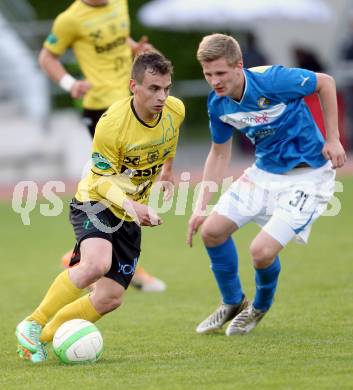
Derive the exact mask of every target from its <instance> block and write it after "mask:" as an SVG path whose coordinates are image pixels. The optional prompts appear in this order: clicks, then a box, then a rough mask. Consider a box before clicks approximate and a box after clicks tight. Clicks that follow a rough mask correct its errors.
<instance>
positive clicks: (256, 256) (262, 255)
mask: <svg viewBox="0 0 353 390" xmlns="http://www.w3.org/2000/svg"><path fill="white" fill-rule="evenodd" d="M250 254H251V257H252V259H253V264H254V266H255V267H256V268H263V267H266V266H267V265H269V264H270V263H271V262H272V260H273V258H274V257H275V256H276V253H273V250H272V248H271V247H270V246H267V245H259V244H258V243H257V242H256V241H253V242H252V243H251V245H250Z"/></svg>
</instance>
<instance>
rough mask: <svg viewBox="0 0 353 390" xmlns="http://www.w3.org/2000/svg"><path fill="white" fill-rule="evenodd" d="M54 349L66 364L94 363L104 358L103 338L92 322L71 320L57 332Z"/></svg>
mask: <svg viewBox="0 0 353 390" xmlns="http://www.w3.org/2000/svg"><path fill="white" fill-rule="evenodd" d="M53 349H54V352H55V354H56V356H57V357H58V358H59V359H60V360H61V361H62V362H63V363H65V364H77V363H94V362H96V361H97V360H98V359H99V358H100V357H101V356H102V353H103V338H102V335H101V333H100V331H99V330H98V328H97V327H96V325H94V324H92V323H91V322H89V321H86V320H82V319H75V320H70V321H67V322H64V323H63V324H62V325H61V326H60V327H59V328H58V330H57V331H56V332H55V335H54V338H53Z"/></svg>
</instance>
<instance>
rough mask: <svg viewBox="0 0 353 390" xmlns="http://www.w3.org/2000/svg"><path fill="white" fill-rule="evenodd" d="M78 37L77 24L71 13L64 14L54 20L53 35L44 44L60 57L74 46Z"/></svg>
mask: <svg viewBox="0 0 353 390" xmlns="http://www.w3.org/2000/svg"><path fill="white" fill-rule="evenodd" d="M76 37H77V23H76V21H75V18H74V17H73V15H72V14H70V13H69V12H63V13H61V14H59V15H58V17H57V18H56V19H55V20H54V23H53V27H52V30H51V33H50V34H49V35H48V37H47V39H46V41H45V42H44V47H45V48H47V49H48V50H49V51H50V52H51V53H53V54H55V55H57V56H60V55H62V54H64V53H65V51H66V50H67V49H68V48H69V47H71V46H72V43H73V42H74V41H75V40H76Z"/></svg>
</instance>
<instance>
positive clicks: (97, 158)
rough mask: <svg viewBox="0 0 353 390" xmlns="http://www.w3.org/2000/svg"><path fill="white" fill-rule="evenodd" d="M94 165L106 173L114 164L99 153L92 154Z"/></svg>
mask: <svg viewBox="0 0 353 390" xmlns="http://www.w3.org/2000/svg"><path fill="white" fill-rule="evenodd" d="M92 163H93V165H94V166H95V167H97V168H98V169H101V170H103V171H106V170H107V169H109V168H111V167H112V163H111V162H110V161H109V160H108V159H107V158H105V157H104V156H102V155H101V154H100V153H97V152H95V153H93V154H92Z"/></svg>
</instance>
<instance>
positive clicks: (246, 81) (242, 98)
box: [228, 70, 248, 105]
mask: <svg viewBox="0 0 353 390" xmlns="http://www.w3.org/2000/svg"><path fill="white" fill-rule="evenodd" d="M243 74H244V83H245V86H244V91H243V94H242V96H241V99H240V100H239V101H237V100H235V99H233V98H232V97H230V96H228V98H229V99H231V101H232V102H234V103H236V104H239V105H240V104H242V102H243V100H244V98H245V95H246V91H247V89H248V78H247V75H246V72H245V71H244V70H243Z"/></svg>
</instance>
